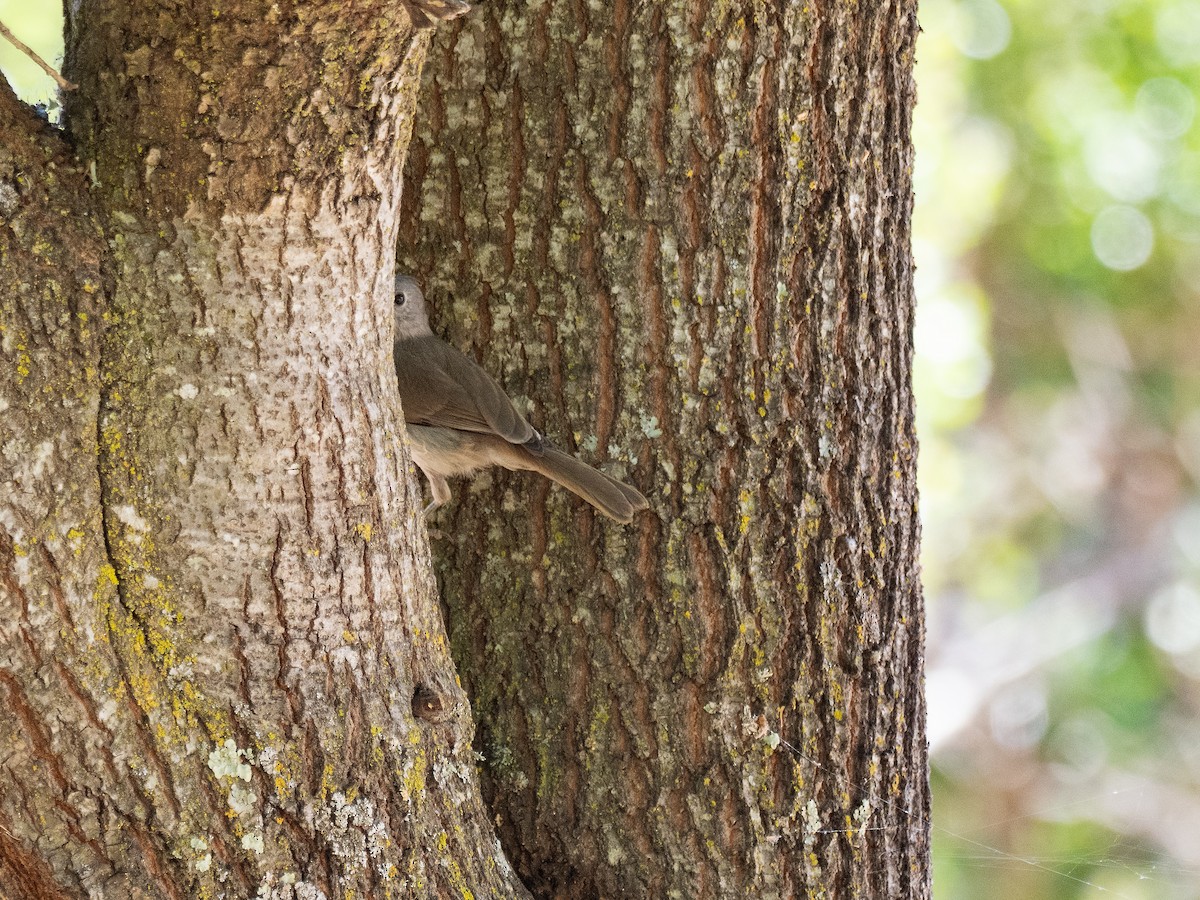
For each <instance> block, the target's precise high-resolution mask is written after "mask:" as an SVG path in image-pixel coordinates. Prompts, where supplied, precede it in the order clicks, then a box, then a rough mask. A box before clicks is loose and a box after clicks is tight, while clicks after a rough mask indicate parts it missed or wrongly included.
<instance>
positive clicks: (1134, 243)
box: [1092, 206, 1154, 272]
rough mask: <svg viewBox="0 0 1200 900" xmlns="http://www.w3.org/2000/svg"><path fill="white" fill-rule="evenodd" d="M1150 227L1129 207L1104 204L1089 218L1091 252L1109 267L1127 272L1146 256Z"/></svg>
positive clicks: (1151, 246)
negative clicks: (1090, 221) (1091, 219)
mask: <svg viewBox="0 0 1200 900" xmlns="http://www.w3.org/2000/svg"><path fill="white" fill-rule="evenodd" d="M1153 250H1154V226H1153V225H1151V224H1150V220H1149V219H1147V218H1146V216H1145V214H1144V213H1143V212H1142V211H1141V210H1139V209H1135V208H1134V207H1132V206H1108V207H1105V208H1104V209H1102V210H1100V213H1099V215H1097V216H1096V218H1095V219H1094V220H1093V221H1092V251H1093V252H1094V253H1095V254H1096V259H1098V260H1100V262H1101V263H1103V264H1104V265H1105V266H1107V267H1108V268H1110V269H1115V270H1116V271H1118V272H1130V271H1132V270H1134V269H1136V268H1138V267H1139V266H1141V265H1142V264H1143V263H1145V262H1146V260H1148V259H1149V258H1150V253H1151V251H1153Z"/></svg>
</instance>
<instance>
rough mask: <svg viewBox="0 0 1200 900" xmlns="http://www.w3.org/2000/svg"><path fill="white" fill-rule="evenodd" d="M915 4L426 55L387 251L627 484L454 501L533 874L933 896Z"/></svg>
mask: <svg viewBox="0 0 1200 900" xmlns="http://www.w3.org/2000/svg"><path fill="white" fill-rule="evenodd" d="M915 34H916V22H915V3H913V2H910V0H892V2H882V3H876V4H860V3H855V2H852V0H834V2H821V3H816V2H812V3H808V4H799V3H796V4H784V3H764V2H741V3H736V2H735V3H728V2H716V0H665V2H657V3H636V2H632V0H614V2H611V3H609V2H604V3H597V2H584V0H545V2H541V3H537V4H525V3H517V2H512V0H509V2H495V3H488V4H486V5H485V6H482V7H480V8H479V9H478V10H477V12H476V13H475V14H474V15H472V16H471V17H468V18H467V19H464V20H462V21H461V22H459V23H456V24H455V25H454V26H453V27H452V28H451V29H447V30H444V31H443V32H442V33H441V34H440V35H439V38H438V40H437V42H436V43H435V45H434V48H433V49H432V50H431V55H430V60H429V64H428V66H427V69H426V84H425V86H424V88H423V95H422V99H421V110H422V115H421V117H420V120H419V121H418V123H417V126H416V131H415V136H414V139H413V144H412V148H411V152H410V156H409V161H408V169H407V176H406V177H407V181H406V194H405V211H404V216H403V227H402V232H401V250H400V254H401V259H402V262H403V265H404V267H405V268H408V269H409V270H411V271H414V272H415V273H416V274H418V275H420V276H421V277H423V278H424V279H425V282H426V295H427V296H429V297H431V299H432V302H433V304H434V305H435V307H436V306H437V305H438V304H439V303H440V306H441V309H440V313H438V314H437V316H438V317H439V318H440V324H441V330H442V332H443V333H444V334H447V335H448V336H449V337H450V339H451V340H452V341H454V342H455V343H457V344H459V345H460V346H463V347H472V346H473V347H474V348H475V352H476V354H477V356H478V357H479V358H480V359H482V360H483V361H484V364H485V366H486V367H487V368H489V369H490V370H491V371H493V372H495V373H497V374H498V375H499V376H500V377H501V378H502V380H503V381H504V382H505V383H506V384H507V386H508V387H509V389H510V392H511V393H513V394H514V395H517V396H524V397H526V398H528V402H529V407H530V410H531V416H532V418H533V420H534V422H535V424H537V425H539V426H542V427H544V429H545V430H546V431H547V432H548V433H549V434H550V435H551V436H553V437H557V438H558V439H559V441H560V442H561V443H564V444H566V445H567V446H569V447H570V448H572V449H573V450H578V451H579V452H580V453H581V454H583V455H584V456H585V457H586V458H588V459H590V460H592V461H594V462H597V463H599V464H605V465H608V466H609V467H610V469H611V471H612V472H613V473H614V474H617V475H619V476H622V477H627V478H629V479H631V480H632V481H633V482H634V483H635V484H636V485H637V486H638V487H640V488H641V490H642V491H643V492H644V493H645V494H646V495H647V497H649V498H650V500H651V510H650V511H648V512H647V513H644V514H642V515H641V516H640V517H639V519H638V520H637V521H636V522H635V524H634V525H633V526H631V527H630V528H627V529H623V528H620V527H614V526H613V525H612V524H611V523H608V522H605V521H604V520H602V519H600V518H598V517H597V516H596V515H595V513H593V511H592V510H590V509H589V508H588V507H586V506H585V505H583V504H581V503H579V502H577V501H575V500H574V499H573V498H571V497H570V496H569V495H565V494H564V493H562V492H558V491H554V490H551V489H550V488H549V486H548V485H547V484H546V483H545V482H544V481H540V480H537V479H534V478H532V477H531V476H528V475H526V474H515V475H510V474H508V473H499V472H498V473H494V474H493V475H492V476H491V477H490V478H488V477H484V478H479V479H477V480H476V481H475V482H474V484H473V486H472V488H471V489H470V490H469V491H468V490H467V489H466V488H461V487H460V488H459V491H458V498H459V499H458V501H457V502H456V504H455V505H453V506H451V507H447V508H446V509H444V510H443V511H442V512H441V513H439V515H438V518H437V519H436V520H435V521H436V525H437V528H438V530H439V531H440V533H441V535H440V538H439V540H438V541H437V542H436V550H437V553H436V559H437V566H438V572H439V576H440V580H441V584H442V591H443V599H444V602H445V603H446V604H448V608H449V619H450V631H451V641H452V646H453V647H454V650H455V655H456V658H457V661H458V663H459V666H460V672H461V673H462V675H463V680H464V683H465V684H466V686H467V689H468V693H469V694H470V695H471V697H472V701H473V705H474V712H475V716H476V720H477V727H478V731H479V734H478V744H479V748H480V750H481V752H482V753H483V754H484V755H485V759H486V761H485V763H484V766H483V773H484V774H483V777H484V790H485V794H486V795H487V796H488V798H489V801H490V804H491V806H492V809H493V812H495V813H496V818H497V821H498V823H500V831H501V838H502V843H503V844H504V846H505V848H506V850H508V852H509V856H510V859H512V860H513V863H514V865H515V866H516V867H517V869H518V871H519V872H520V874H521V875H522V876H523V877H524V878H525V879H526V883H527V884H528V885H529V886H530V888H531V889H532V890H533V892H534V893H535V894H536V895H538V896H555V897H580V898H591V897H760V898H770V897H840V898H851V897H853V898H865V897H892V898H914V897H926V896H928V894H929V886H928V876H929V869H928V847H929V844H928V793H927V790H928V788H927V780H926V754H925V738H924V719H925V711H924V706H923V699H922V688H923V681H922V679H923V672H922V667H923V657H922V642H923V612H922V603H921V593H920V585H919V578H918V568H917V548H918V535H919V527H918V521H917V511H916V510H917V504H916V485H915V456H916V447H915V437H914V433H913V405H912V396H911V388H910V367H911V325H912V311H913V292H912V262H911V258H910V234H909V218H910V212H911V179H910V176H911V171H910V170H911V160H912V149H911V143H910V137H909V130H910V118H911V109H912V104H913V99H914V92H913V84H912V62H913V56H912V54H913V43H914V39H915Z"/></svg>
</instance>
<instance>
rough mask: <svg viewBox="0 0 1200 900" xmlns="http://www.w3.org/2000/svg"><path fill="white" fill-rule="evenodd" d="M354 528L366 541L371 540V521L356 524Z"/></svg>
mask: <svg viewBox="0 0 1200 900" xmlns="http://www.w3.org/2000/svg"><path fill="white" fill-rule="evenodd" d="M354 530H355V531H357V532H358V536H359V537H361V538H362V539H363V540H364V541H368V542H370V540H371V531H372V529H371V523H370V522H359V523H358V524H357V525H355V526H354Z"/></svg>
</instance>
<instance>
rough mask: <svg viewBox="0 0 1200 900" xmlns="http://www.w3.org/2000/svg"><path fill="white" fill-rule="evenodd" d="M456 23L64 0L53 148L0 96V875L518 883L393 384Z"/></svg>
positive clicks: (20, 881)
mask: <svg viewBox="0 0 1200 900" xmlns="http://www.w3.org/2000/svg"><path fill="white" fill-rule="evenodd" d="M447 11H450V12H453V11H455V10H454V4H453V3H452V2H449V0H445V2H441V3H438V2H435V0H410V2H400V0H398V2H383V0H374V2H368V0H364V2H355V3H345V2H342V0H338V2H332V0H329V2H321V0H318V2H306V3H290V2H285V0H278V2H276V0H238V2H236V3H229V4H226V3H215V4H214V3H210V2H204V3H199V2H189V0H180V2H172V3H168V4H142V3H137V2H131V0H77V2H72V3H69V4H68V9H67V60H66V66H65V67H66V70H67V72H68V73H69V77H70V78H71V79H72V80H74V81H75V82H77V83H78V84H79V85H80V90H79V91H78V92H77V93H76V94H73V95H72V96H71V97H70V98H69V103H68V108H67V116H66V128H67V135H66V137H64V136H63V135H61V134H58V133H54V132H52V131H51V130H50V129H49V128H48V127H46V126H44V125H42V124H41V123H40V122H39V121H38V120H37V119H36V118H35V117H34V116H33V115H32V114H31V113H30V112H29V111H28V110H26V109H24V108H23V107H22V106H21V105H20V103H19V102H18V101H17V100H16V99H15V97H14V96H13V95H12V93H11V91H10V90H9V89H8V86H7V85H6V84H3V83H0V291H2V297H0V414H2V416H3V419H2V425H0V895H3V896H5V897H21V898H28V897H32V898H50V897H55V898H57V897H83V896H88V897H97V898H114V900H124V898H131V897H163V898H193V897H249V896H258V897H299V898H314V897H337V898H348V897H364V896H369V897H455V898H463V897H468V896H472V895H474V896H523V895H524V891H523V889H522V888H521V887H520V885H519V884H518V882H517V880H516V877H515V875H514V874H513V872H512V869H511V867H509V866H508V864H507V862H506V861H505V859H504V857H503V855H502V854H501V853H500V852H499V849H498V847H497V845H496V842H495V838H494V836H493V834H492V831H491V825H490V823H489V821H488V819H487V814H486V812H485V810H484V809H483V807H482V804H481V802H480V800H479V794H478V786H477V780H476V775H475V757H474V755H473V753H472V750H471V730H472V728H471V724H470V716H469V713H468V711H467V709H466V706H465V702H464V697H463V694H462V691H461V689H460V688H459V687H458V686H457V684H456V680H455V676H454V672H453V668H452V664H451V662H450V658H449V654H448V651H447V646H446V640H445V636H444V631H443V628H442V625H441V621H440V616H439V610H438V607H437V603H436V599H435V596H434V593H433V579H432V577H431V574H430V565H429V555H428V548H427V544H426V543H425V539H424V531H423V529H422V528H421V527H420V526H419V520H418V519H416V518H415V517H414V514H413V511H414V509H417V508H418V507H417V506H416V503H417V502H418V501H419V497H418V496H417V495H416V494H415V493H414V491H413V490H412V488H413V485H414V482H413V481H412V479H411V477H410V476H409V475H408V474H407V473H406V467H405V465H404V463H405V456H404V454H403V451H402V444H401V443H400V441H399V436H400V435H401V434H402V423H401V420H400V418H399V415H400V411H399V404H398V399H397V396H396V389H395V381H394V376H393V374H392V373H391V370H390V359H391V356H390V324H389V323H390V312H389V306H390V299H391V298H390V293H391V291H390V285H391V270H392V266H393V256H394V246H395V237H396V221H397V208H398V203H399V193H400V191H399V188H400V171H401V166H402V161H403V155H404V150H405V147H406V144H407V139H408V132H409V129H410V124H411V122H412V114H413V108H414V102H415V87H416V85H417V83H418V80H419V72H420V68H421V65H422V61H423V58H424V54H425V50H426V47H427V45H428V37H429V32H428V31H423V30H414V28H413V20H416V21H417V22H418V24H420V23H425V24H428V23H429V22H430V21H432V18H436V17H437V16H439V15H442V14H444V13H445V12H447ZM431 17H432V18H431ZM0 82H2V79H0ZM68 141H69V143H68Z"/></svg>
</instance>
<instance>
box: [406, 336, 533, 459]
mask: <svg viewBox="0 0 1200 900" xmlns="http://www.w3.org/2000/svg"><path fill="white" fill-rule="evenodd" d="M393 353H394V358H395V363H396V378H397V381H398V382H399V386H400V400H401V402H402V403H403V405H404V418H405V420H406V421H408V422H411V423H415V424H418V425H435V426H441V427H443V428H458V429H460V430H462V431H476V432H481V433H484V434H489V433H490V434H498V435H500V437H502V438H504V439H505V440H506V441H509V442H511V443H514V444H524V443H526V442H528V441H532V440H535V439H536V438H537V437H538V433H537V432H536V431H535V430H534V428H533V426H532V425H530V424H529V423H528V422H526V421H525V419H524V418H523V417H522V416H521V414H520V413H519V412H517V410H516V408H515V407H514V406H513V405H512V401H511V400H509V399H508V395H507V394H505V393H504V389H503V388H502V387H500V385H499V384H498V383H497V382H496V380H495V379H494V378H492V376H490V375H489V374H488V373H487V372H485V371H483V369H481V368H480V367H479V366H478V365H477V364H476V363H475V362H474V361H473V360H471V359H469V358H467V357H466V356H464V355H463V354H461V353H459V352H458V351H457V350H455V349H454V348H453V347H451V346H450V345H449V344H447V343H446V342H445V341H443V340H441V339H440V338H437V337H432V336H431V337H419V338H411V339H409V340H404V341H397V342H396V346H395V348H394V351H393Z"/></svg>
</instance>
